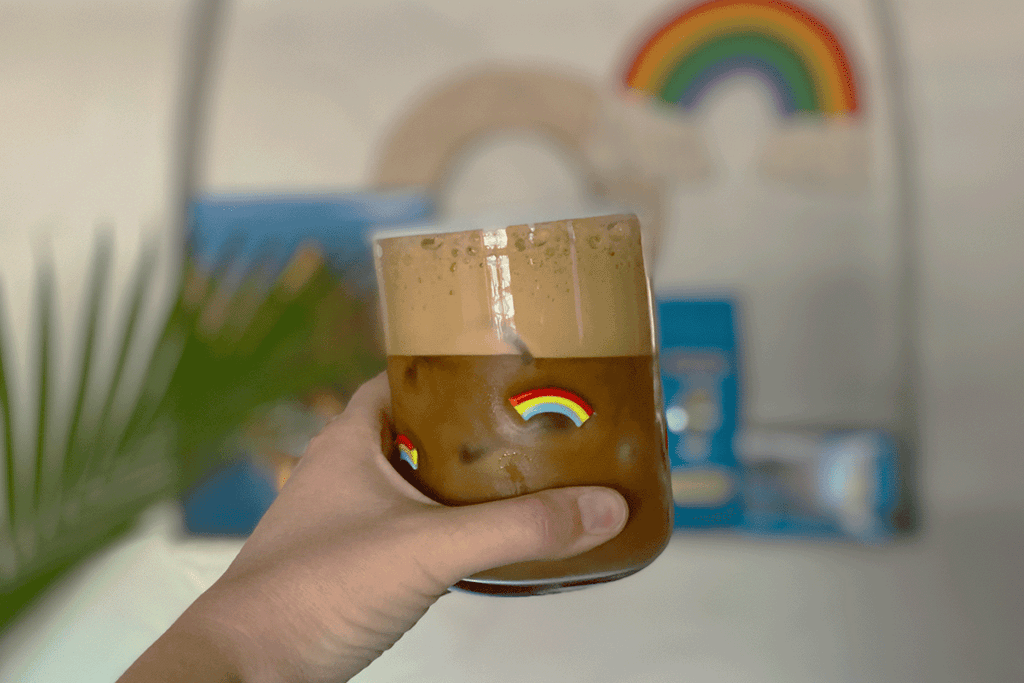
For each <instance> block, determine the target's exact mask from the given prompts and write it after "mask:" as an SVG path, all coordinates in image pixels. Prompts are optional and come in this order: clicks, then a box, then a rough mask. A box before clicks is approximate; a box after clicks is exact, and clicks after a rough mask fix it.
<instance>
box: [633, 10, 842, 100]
mask: <svg viewBox="0 0 1024 683" xmlns="http://www.w3.org/2000/svg"><path fill="white" fill-rule="evenodd" d="M736 73H753V74H755V75H757V76H758V77H760V78H761V79H762V80H763V81H764V82H765V83H767V84H768V86H769V87H770V88H771V90H772V92H773V95H774V97H775V99H776V102H777V104H778V108H779V110H780V111H781V112H782V113H783V114H785V115H789V114H794V113H796V112H811V113H818V114H825V115H842V114H855V113H856V112H857V111H858V110H859V108H860V103H859V99H858V94H857V85H856V82H855V79H854V75H853V70H852V69H851V67H850V60H849V59H848V58H847V56H846V52H845V50H844V49H843V46H842V44H841V43H840V41H839V38H838V37H837V36H836V34H835V33H834V32H833V31H832V29H830V28H829V27H828V26H827V25H826V24H825V22H824V21H822V20H821V19H819V18H818V17H817V16H815V15H814V14H812V13H811V12H809V11H808V10H806V9H804V8H802V7H800V6H798V5H796V4H793V3H791V2H785V1H784V0H710V1H708V2H704V3H701V4H699V5H695V6H692V7H690V8H688V9H686V10H684V11H683V12H682V13H680V14H677V15H675V16H673V17H672V18H670V19H669V20H668V21H667V22H664V23H663V24H662V25H661V26H660V28H658V29H657V30H655V31H654V32H653V33H652V34H651V35H650V37H649V38H647V40H646V41H644V43H643V45H642V46H641V48H640V49H639V50H638V51H637V53H636V56H635V57H634V58H633V60H632V62H631V64H630V66H629V69H628V71H627V72H626V74H625V85H626V87H627V88H629V89H631V90H634V91H640V92H647V93H650V94H651V95H653V96H655V97H657V98H658V99H660V100H663V101H665V102H668V103H670V104H675V105H679V106H681V107H683V108H684V109H693V108H695V107H696V106H698V105H699V104H700V102H701V101H702V100H703V98H704V97H705V96H706V95H707V94H708V93H709V92H710V91H711V90H712V89H713V87H714V86H715V85H716V84H717V83H718V82H720V81H721V80H722V79H724V78H727V77H729V76H731V75H733V74H736Z"/></svg>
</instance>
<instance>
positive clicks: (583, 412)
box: [508, 387, 594, 427]
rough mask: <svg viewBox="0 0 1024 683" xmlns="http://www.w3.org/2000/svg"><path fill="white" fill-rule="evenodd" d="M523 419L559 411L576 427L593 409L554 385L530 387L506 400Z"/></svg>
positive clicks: (577, 397) (591, 413)
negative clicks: (539, 387)
mask: <svg viewBox="0 0 1024 683" xmlns="http://www.w3.org/2000/svg"><path fill="white" fill-rule="evenodd" d="M508 402H509V403H511V404H512V407H513V408H515V409H516V412H517V413H519V414H520V415H522V417H523V419H524V420H529V419H530V418H531V417H533V416H534V415H540V414H542V413H559V414H561V415H565V416H566V417H567V418H569V419H570V420H572V421H573V423H574V424H575V425H576V426H577V427H581V426H583V423H584V422H586V421H587V420H588V419H590V416H591V415H593V414H594V409H593V408H591V407H590V404H589V403H587V402H586V401H584V400H583V399H582V398H580V397H579V396H577V395H576V394H574V393H572V392H571V391H566V390H565V389H558V388H556V387H545V388H543V389H530V390H529V391H524V392H523V393H521V394H518V395H516V396H513V397H512V398H510V399H509V400H508Z"/></svg>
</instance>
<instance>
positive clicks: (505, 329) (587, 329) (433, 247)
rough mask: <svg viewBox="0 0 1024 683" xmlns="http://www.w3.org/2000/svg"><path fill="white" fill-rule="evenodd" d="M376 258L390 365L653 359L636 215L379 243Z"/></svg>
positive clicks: (432, 234)
mask: <svg viewBox="0 0 1024 683" xmlns="http://www.w3.org/2000/svg"><path fill="white" fill-rule="evenodd" d="M492 225H493V224H492ZM374 253H375V261H376V267H377V279H378V284H379V285H380V290H381V295H382V296H381V307H382V317H383V320H384V329H385V340H386V343H387V351H388V354H390V355H403V356H428V355H429V356H433V355H493V354H509V353H512V354H515V353H521V354H529V355H532V356H536V357H542V358H574V357H575V358H596V357H607V356H638V355H649V354H651V353H652V349H653V339H652V327H651V310H650V306H651V304H650V289H649V285H648V279H647V276H646V272H645V270H644V261H643V249H642V247H641V240H640V225H639V223H638V222H637V219H636V217H635V216H632V215H626V214H616V215H610V216H598V217H591V218H578V219H567V220H558V221H549V222H543V223H531V224H520V225H511V226H504V227H486V228H482V229H475V230H468V231H463V232H430V233H421V234H416V235H408V234H406V235H403V236H398V237H386V236H382V237H379V238H378V239H377V240H375V243H374Z"/></svg>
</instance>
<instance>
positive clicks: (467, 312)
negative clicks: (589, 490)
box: [375, 215, 673, 594]
mask: <svg viewBox="0 0 1024 683" xmlns="http://www.w3.org/2000/svg"><path fill="white" fill-rule="evenodd" d="M375 252H376V263H377V271H378V281H379V284H380V287H381V302H382V312H383V318H384V329H385V338H386V343H387V353H388V377H389V381H390V384H391V393H392V405H393V417H394V427H395V431H396V437H397V438H396V448H395V450H394V453H393V454H392V463H393V465H394V466H395V468H396V469H397V470H398V471H399V472H400V473H402V475H403V476H405V477H406V478H407V479H408V480H409V481H410V482H412V483H413V485H415V486H416V487H417V488H419V489H420V490H421V491H423V492H424V493H425V494H426V495H428V496H430V497H431V498H433V499H435V500H437V501H439V502H441V503H444V504H447V505H465V504H471V503H479V502H484V501H490V500H496V499H499V498H507V497H512V496H517V495H522V494H525V493H529V492H531V491H538V490H542V489H547V488H553V487H560V486H576V485H602V486H609V487H611V488H614V489H616V490H618V491H619V492H620V493H622V495H623V496H624V497H625V499H626V501H627V503H628V504H629V509H630V516H629V521H628V522H627V524H626V527H625V529H624V530H623V531H622V532H621V533H620V534H619V535H618V536H617V537H615V538H614V539H612V540H611V541H608V542H607V543H605V544H603V545H601V546H598V547H597V548H594V549H593V550H590V551H588V552H586V553H584V554H582V555H579V556H576V557H572V558H567V559H564V560H557V561H543V562H526V563H521V564H517V565H511V566H507V567H502V568H499V569H495V570H492V571H489V572H483V573H481V574H478V575H475V576H473V577H469V578H468V579H466V580H465V581H462V582H460V584H458V586H459V587H460V588H464V589H466V590H471V591H477V592H485V593H501V594H538V593H545V592H554V591H559V590H565V589H567V588H569V587H573V586H579V585H587V584H590V583H597V582H601V581H610V580H614V579H617V578H621V577H623V576H626V575H628V574H631V573H633V572H635V571H638V570H639V569H641V568H642V567H644V566H645V565H647V564H648V563H650V562H651V561H652V560H653V559H654V558H655V557H657V556H658V554H660V553H661V551H662V550H663V548H664V547H665V545H666V543H667V542H668V538H669V535H670V534H671V529H672V508H673V505H672V497H671V486H670V482H669V472H668V461H667V455H666V450H665V431H664V425H663V423H662V418H661V415H662V405H661V390H660V379H659V378H660V375H659V371H658V367H657V361H656V355H655V353H654V335H653V326H652V320H651V304H650V288H649V284H648V280H647V277H646V274H645V272H644V267H643V256H642V248H641V243H640V227H639V225H638V223H637V222H636V219H635V218H634V217H632V216H626V215H616V216H603V217H596V218H584V219H574V220H561V221H554V222H548V223H536V224H528V225H517V226H510V227H508V226H503V227H499V228H494V229H480V230H472V231H468V232H459V233H437V234H419V235H406V236H401V237H384V238H380V239H378V240H377V241H376V245H375Z"/></svg>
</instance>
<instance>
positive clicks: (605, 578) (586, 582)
mask: <svg viewBox="0 0 1024 683" xmlns="http://www.w3.org/2000/svg"><path fill="white" fill-rule="evenodd" d="M641 569H643V567H635V568H633V569H627V570H625V571H621V572H614V573H611V574H599V575H596V574H592V575H589V576H571V577H563V578H558V579H542V580H539V581H501V580H499V579H463V580H462V581H459V582H458V583H457V584H455V585H454V586H452V590H457V591H459V592H464V593H475V594H477V595H493V596H496V597H506V598H516V597H527V596H530V595H551V594H554V593H567V592H569V591H574V590H580V589H582V588H586V587H588V586H596V585H597V584H599V583H609V582H611V581H618V580H619V579H624V578H626V577H627V576H630V575H631V574H636V573H637V572H638V571H640V570H641Z"/></svg>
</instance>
